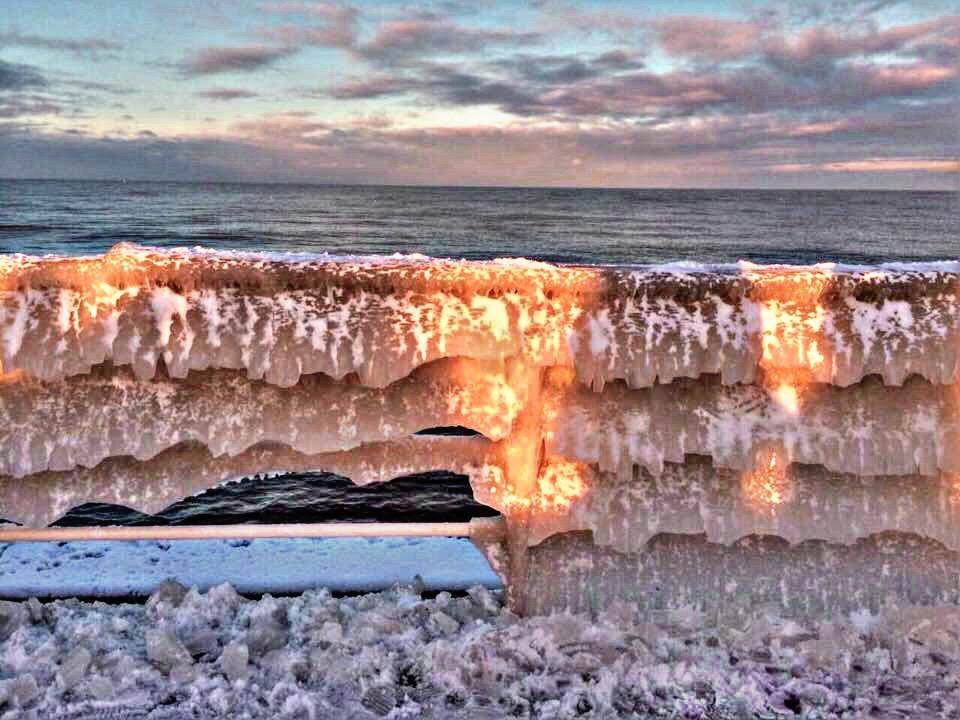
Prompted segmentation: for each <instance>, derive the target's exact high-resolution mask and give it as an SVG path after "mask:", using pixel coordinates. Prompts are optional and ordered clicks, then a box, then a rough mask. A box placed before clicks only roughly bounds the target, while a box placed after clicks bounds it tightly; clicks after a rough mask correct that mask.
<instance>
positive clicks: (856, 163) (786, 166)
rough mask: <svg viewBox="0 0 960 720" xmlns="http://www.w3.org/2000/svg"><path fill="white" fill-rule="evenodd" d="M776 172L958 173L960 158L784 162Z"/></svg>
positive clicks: (778, 166)
mask: <svg viewBox="0 0 960 720" xmlns="http://www.w3.org/2000/svg"><path fill="white" fill-rule="evenodd" d="M771 169H772V170H774V171H775V172H791V173H792V172H809V171H811V170H820V171H826V172H857V173H875V172H884V173H888V172H907V171H914V172H916V171H921V172H931V173H958V172H960V160H944V159H942V158H916V157H902V158H866V159H864V160H848V161H845V162H828V163H819V164H816V163H782V164H778V165H772V166H771Z"/></svg>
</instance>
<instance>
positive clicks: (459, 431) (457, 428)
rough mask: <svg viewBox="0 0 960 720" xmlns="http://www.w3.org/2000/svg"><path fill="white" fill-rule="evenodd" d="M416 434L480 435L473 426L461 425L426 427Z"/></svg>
mask: <svg viewBox="0 0 960 720" xmlns="http://www.w3.org/2000/svg"><path fill="white" fill-rule="evenodd" d="M414 434H415V435H447V436H454V437H472V436H475V435H480V433H479V432H477V431H476V430H474V429H473V428H468V427H463V426H461V425H444V426H441V427H432V428H424V429H423V430H418V431H417V432H415V433H414Z"/></svg>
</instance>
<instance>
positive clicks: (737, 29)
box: [653, 15, 763, 61]
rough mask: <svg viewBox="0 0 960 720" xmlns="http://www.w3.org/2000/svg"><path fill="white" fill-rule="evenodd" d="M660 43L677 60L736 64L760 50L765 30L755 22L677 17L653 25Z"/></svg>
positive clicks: (689, 16)
mask: <svg viewBox="0 0 960 720" xmlns="http://www.w3.org/2000/svg"><path fill="white" fill-rule="evenodd" d="M653 26H654V29H655V33H656V39H657V42H658V43H659V44H660V47H662V48H663V49H664V50H665V51H666V52H667V53H669V54H670V55H674V56H678V57H694V58H702V59H707V60H714V61H720V60H733V59H736V58H741V57H745V56H747V55H750V54H751V53H753V52H755V51H756V50H757V49H758V45H759V41H760V38H761V35H762V33H763V28H762V27H761V26H760V25H759V24H758V23H756V22H749V21H743V20H730V19H727V18H718V17H704V16H697V15H675V16H672V17H667V18H663V19H661V20H657V21H656V22H654V23H653Z"/></svg>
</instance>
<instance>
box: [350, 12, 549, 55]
mask: <svg viewBox="0 0 960 720" xmlns="http://www.w3.org/2000/svg"><path fill="white" fill-rule="evenodd" d="M541 40H542V36H541V34H540V33H537V32H524V31H519V30H508V29H488V28H468V27H464V26H463V25H459V24H457V23H455V22H453V21H451V20H448V19H445V18H439V17H435V16H425V17H415V18H413V19H406V20H394V21H392V22H388V23H386V24H384V25H383V26H382V27H380V28H379V29H378V31H377V32H376V34H375V35H374V36H373V37H372V38H371V39H370V40H369V41H368V42H366V43H364V44H362V45H359V46H357V47H355V48H354V50H355V52H356V53H357V54H358V55H360V56H362V57H364V58H366V59H368V60H372V61H375V62H379V63H395V62H397V61H401V60H405V59H409V58H415V59H418V60H420V59H423V58H424V57H426V56H430V55H443V54H462V53H471V52H478V51H480V50H484V49H487V48H490V47H492V46H525V45H531V44H535V43H538V42H540V41H541Z"/></svg>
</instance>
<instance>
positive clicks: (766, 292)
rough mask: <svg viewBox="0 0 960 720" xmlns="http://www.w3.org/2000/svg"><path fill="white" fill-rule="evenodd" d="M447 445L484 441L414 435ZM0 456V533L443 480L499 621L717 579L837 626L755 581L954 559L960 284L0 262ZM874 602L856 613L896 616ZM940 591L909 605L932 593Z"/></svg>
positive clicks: (945, 276)
mask: <svg viewBox="0 0 960 720" xmlns="http://www.w3.org/2000/svg"><path fill="white" fill-rule="evenodd" d="M444 425H460V426H465V427H469V428H473V429H474V430H477V431H478V432H479V433H481V436H480V437H474V438H437V437H419V436H418V437H413V436H412V434H413V433H415V432H417V431H419V430H421V429H424V428H429V427H436V426H444ZM0 447H2V449H3V452H2V453H0V517H4V518H7V519H9V520H14V521H17V522H22V523H25V524H28V525H43V524H47V523H49V522H51V521H53V520H55V519H56V518H57V517H59V516H60V515H62V514H63V513H64V512H66V511H67V510H69V508H70V507H73V506H75V505H79V504H81V503H83V502H89V501H102V502H113V503H119V504H124V505H128V506H131V507H134V508H137V509H140V510H143V511H145V512H156V511H157V510H159V509H161V508H163V507H165V506H166V505H168V504H170V503H172V502H174V501H176V500H178V499H180V498H182V497H184V496H187V495H190V494H194V493H197V492H201V491H203V490H204V489H207V488H209V487H213V486H215V485H217V484H219V483H222V482H226V481H229V480H231V479H235V478H239V477H243V476H249V475H256V474H260V473H270V472H283V471H294V470H307V469H310V470H330V471H333V472H338V473H340V474H343V475H346V476H348V477H351V478H353V479H354V481H355V482H358V483H366V482H379V481H385V480H389V479H390V478H392V477H396V476H399V475H404V474H409V473H412V472H422V471H424V470H432V469H450V470H455V471H458V472H463V473H465V474H467V475H468V476H469V477H470V480H471V483H472V485H473V489H474V494H475V495H476V497H477V499H478V500H480V501H481V502H484V503H487V504H489V505H491V506H493V507H495V508H497V509H499V510H500V511H501V512H502V513H503V515H504V517H505V518H506V524H507V528H508V532H507V537H506V538H501V537H499V536H497V534H496V533H495V532H492V531H491V532H490V533H481V532H480V531H479V530H478V537H477V538H476V542H477V543H478V545H480V546H481V547H482V548H483V549H484V550H485V552H487V554H488V557H489V558H490V559H491V562H492V564H493V565H494V567H495V568H496V569H497V570H498V572H500V573H501V574H502V575H503V576H504V577H505V580H506V582H507V587H508V592H509V599H510V602H511V604H512V605H513V607H514V608H515V609H517V610H520V611H523V610H525V609H526V610H536V611H542V610H549V609H557V608H563V607H578V608H583V607H590V608H597V607H602V606H603V605H604V604H605V603H606V602H608V601H609V600H611V599H613V598H616V597H618V596H621V595H623V593H624V592H626V591H625V590H624V588H625V587H629V588H632V590H630V591H629V592H627V596H629V597H632V598H634V599H636V600H637V601H638V602H641V604H644V603H654V604H656V603H660V604H665V605H667V606H677V605H681V604H684V603H690V602H692V603H694V604H697V603H700V604H704V603H706V604H709V603H710V602H711V601H710V600H709V599H708V598H709V597H710V594H709V592H708V591H709V590H710V588H714V585H716V587H721V585H722V584H721V579H722V577H724V576H725V574H726V575H729V576H730V577H731V578H737V579H736V580H735V581H734V580H733V579H731V580H730V582H735V583H737V585H736V586H737V587H739V588H742V589H743V594H744V597H745V598H747V599H749V597H750V596H751V593H752V594H753V595H755V596H756V598H761V597H762V598H766V597H767V595H768V594H770V593H768V592H767V591H766V590H763V589H762V588H765V587H767V585H768V584H769V583H774V584H775V585H776V584H779V586H781V587H784V588H786V587H788V586H789V587H790V588H791V590H790V593H793V592H797V593H800V595H799V596H798V597H801V599H800V600H797V599H796V597H794V595H792V594H790V593H787V592H786V591H784V594H783V596H782V597H781V604H782V605H783V606H784V608H785V609H787V610H789V611H791V612H801V611H802V610H803V608H806V609H808V610H809V609H811V608H820V609H830V608H832V609H844V608H845V607H848V606H849V607H854V606H856V603H859V602H861V600H862V598H861V595H862V593H861V594H855V595H853V596H850V597H848V598H847V599H846V600H844V599H843V598H842V594H841V593H837V592H834V591H832V590H831V591H830V592H826V591H824V590H823V588H820V587H819V586H818V588H814V587H812V586H809V584H807V585H804V584H803V582H801V580H802V578H801V576H800V575H798V576H797V579H796V582H794V580H793V579H791V578H793V575H790V576H789V577H788V576H787V575H785V574H784V572H785V571H784V570H783V569H782V568H781V567H780V566H779V565H778V563H781V562H788V561H790V560H789V559H790V558H791V557H794V556H795V560H796V567H797V568H799V569H798V570H797V572H798V573H801V575H802V572H801V570H800V569H802V568H807V569H808V570H809V567H810V566H811V565H816V563H818V562H820V561H821V560H822V559H823V558H827V557H829V558H833V559H834V560H836V558H839V557H842V558H846V559H844V560H842V562H841V561H839V560H836V561H835V562H834V560H831V562H833V563H834V564H833V565H832V566H831V567H830V568H824V569H823V572H825V573H834V574H836V573H839V575H836V577H835V578H834V580H835V581H836V583H839V586H845V585H844V583H855V580H854V579H843V578H846V577H847V575H850V578H855V576H856V574H857V573H858V572H861V571H862V570H858V568H860V567H861V566H862V568H870V567H873V565H871V563H881V565H882V558H881V555H883V553H887V552H888V550H889V548H887V545H884V544H883V543H881V542H880V540H878V538H888V539H889V538H891V537H893V538H896V539H897V540H896V542H897V543H900V544H898V545H896V547H897V548H901V549H902V548H907V547H913V546H912V545H910V543H920V544H919V545H915V546H916V547H923V548H940V549H939V550H936V551H934V550H927V549H925V550H923V552H922V553H919V555H918V558H919V559H918V563H919V566H918V569H917V570H916V572H917V573H923V572H926V570H923V568H925V567H927V566H928V565H929V568H939V566H937V565H936V563H938V562H941V560H942V558H945V557H949V558H952V557H953V556H952V555H950V553H953V552H955V551H957V550H960V530H957V528H960V524H958V522H957V520H958V519H960V518H958V513H960V263H940V264H937V265H925V266H923V265H912V266H911V265H899V266H889V267H881V268H856V267H846V268H844V267H836V266H832V265H818V266H813V267H802V268H801V267H759V266H754V265H749V264H741V265H739V266H729V267H716V268H708V267H702V268H694V267H689V266H686V267H683V268H681V269H676V268H668V267H660V268H626V267H573V266H554V265H547V264H543V263H533V262H529V261H524V260H506V261H493V262H466V261H450V260H432V259H429V258H423V257H413V256H395V257H387V258H335V257H326V256H312V257H310V256H275V255H258V254H251V253H214V252H209V251H204V250H192V251H188V250H173V251H161V250H157V249H152V248H141V247H135V246H130V245H118V246H117V247H116V248H114V249H113V250H111V251H110V252H109V253H107V254H106V255H103V256H98V257H89V258H58V257H49V258H32V257H24V256H7V257H2V258H0ZM479 527H480V526H479V525H478V528H479ZM890 533H894V535H890ZM771 537H775V538H776V540H774V539H771ZM671 538H672V539H671ZM759 538H767V539H764V540H760V539H759ZM890 542H893V540H890ZM770 543H773V545H771V544H770ZM810 543H813V545H811V544H810ZM888 544H889V543H888ZM891 547H892V546H891ZM770 548H776V552H775V553H773V551H771V550H770ZM811 548H819V549H815V550H811ZM824 548H826V549H824ZM838 548H839V549H838ZM843 548H847V549H843ZM849 548H859V550H856V552H854V551H853V550H849ZM734 549H735V550H734ZM890 552H893V551H890ZM896 552H900V550H897V551H896ZM903 552H904V553H906V554H909V553H908V551H906V550H903ZM871 553H873V554H875V555H876V557H874V555H871ZM938 553H940V554H938ZM943 553H947V555H943ZM752 554H756V557H753V555H752ZM888 554H889V553H888ZM894 554H896V553H894ZM671 558H673V560H671ZM737 558H739V560H738V559H737ZM744 558H746V560H744ZM773 558H778V559H776V560H774V559H773ZM818 558H819V559H818ZM935 558H940V559H936V560H934V559H935ZM928 559H929V563H932V564H929V563H928ZM741 560H743V562H742V563H740V561H741ZM714 561H716V563H717V565H716V568H725V569H722V570H716V572H714V571H713V570H711V572H714V575H716V573H720V575H717V576H716V577H714V575H711V574H710V573H706V572H705V570H704V568H705V567H707V566H709V565H710V563H712V562H714ZM904 562H906V561H904ZM943 562H947V561H946V560H943ZM949 562H954V561H953V560H949ZM738 563H740V564H739V565H738ZM858 563H860V564H859V565H858ZM651 568H656V570H655V571H654V570H651ZM940 570H942V568H940ZM931 572H932V570H931ZM937 572H939V570H937ZM552 573H557V576H558V577H564V578H567V580H565V581H564V582H568V584H566V585H563V584H562V583H561V584H559V585H558V584H552V583H551V582H550V580H549V578H550V577H551V574H552ZM651 573H652V574H651ZM844 573H846V574H847V575H844ZM751 576H755V578H754V579H755V581H756V582H755V587H756V588H757V589H756V591H755V592H754V591H753V590H750V587H751V584H750V582H749V581H748V580H749V577H751ZM841 576H842V577H841ZM830 577H833V575H831V576H830ZM882 577H883V576H882V575H881V576H880V578H879V579H876V582H875V583H874V584H875V585H877V587H876V588H874V587H873V585H869V588H870V589H869V593H871V595H870V601H871V602H872V603H874V604H875V603H876V602H879V601H880V598H881V597H882V599H883V600H884V602H912V601H913V600H914V599H916V598H915V597H914V596H913V595H910V593H907V592H906V591H905V590H904V587H905V585H903V583H901V584H900V585H897V584H896V583H894V582H892V581H891V582H890V583H887V584H886V585H885V584H884V583H885V581H884V580H883V579H882ZM911 577H912V576H911ZM664 578H666V580H664ZM831 582H832V581H831ZM938 582H939V584H937V585H936V587H938V588H940V587H941V585H942V586H943V587H942V588H941V589H940V590H936V591H934V590H933V589H929V588H928V590H929V592H927V591H926V590H925V591H923V592H921V593H920V595H919V596H917V597H921V599H923V600H924V601H926V599H928V596H929V598H933V597H934V596H936V597H937V598H940V599H942V598H944V597H947V596H950V597H953V595H951V593H953V592H954V591H953V589H951V588H947V587H946V585H944V584H943V582H940V581H939V580H938ZM583 583H589V584H590V585H591V588H590V591H589V599H588V600H587V599H584V596H583V595H582V592H581V590H575V588H577V587H580V585H582V584H583ZM711 583H712V584H711ZM665 585H668V586H669V587H671V588H674V589H673V590H664V589H663V588H664V587H665ZM794 585H796V587H794ZM888 586H889V587H888ZM654 587H659V588H661V590H657V591H655V590H654ZM770 587H773V586H772V585H771V586H770ZM864 587H868V586H867V585H865V586H864ZM932 587H933V586H931V588H932ZM951 587H952V586H951ZM564 588H566V589H564ZM698 588H699V589H698ZM714 589H716V588H714ZM770 592H771V593H772V592H773V591H770ZM805 592H806V593H818V599H817V600H816V601H815V602H814V601H813V600H809V601H808V600H804V599H802V595H803V593H805ZM864 592H867V590H864ZM924 592H925V593H926V594H924ZM578 593H581V594H579V595H578ZM657 593H659V594H657ZM937 593H939V594H937ZM654 595H656V599H654ZM788 595H789V597H788ZM651 606H652V605H651ZM713 609H714V610H717V608H716V606H715V604H714V607H713ZM734 614H735V613H734Z"/></svg>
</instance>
